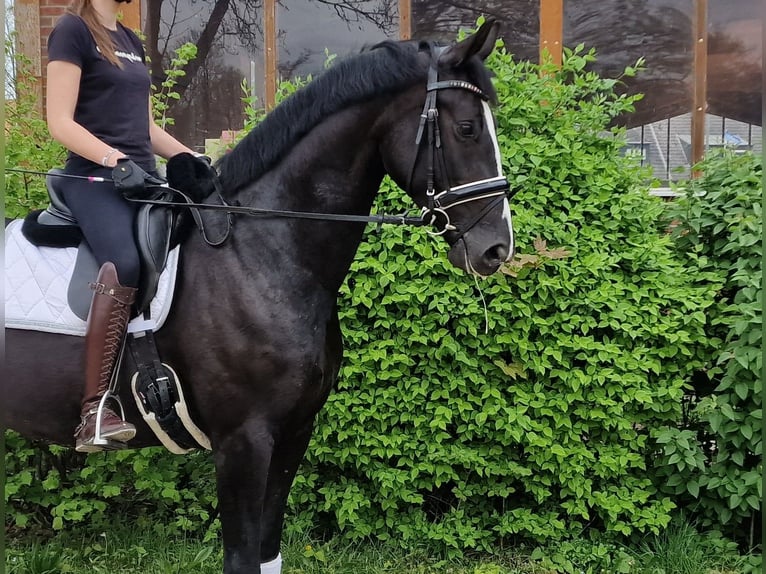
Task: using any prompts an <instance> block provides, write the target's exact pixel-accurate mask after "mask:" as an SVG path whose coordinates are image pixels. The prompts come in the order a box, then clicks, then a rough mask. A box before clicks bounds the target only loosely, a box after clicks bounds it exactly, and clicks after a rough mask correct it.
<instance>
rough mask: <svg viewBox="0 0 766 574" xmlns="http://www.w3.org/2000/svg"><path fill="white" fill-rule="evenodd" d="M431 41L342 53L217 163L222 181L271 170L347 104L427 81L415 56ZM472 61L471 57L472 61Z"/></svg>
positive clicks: (238, 183) (473, 67) (480, 70)
mask: <svg viewBox="0 0 766 574" xmlns="http://www.w3.org/2000/svg"><path fill="white" fill-rule="evenodd" d="M430 48H431V46H430V44H427V43H423V42H421V43H418V42H395V41H391V40H387V41H384V42H381V43H380V44H376V45H375V46H372V47H371V48H369V49H363V50H362V51H361V52H360V53H358V54H355V55H352V56H349V57H347V58H344V59H342V60H340V61H339V62H337V63H336V64H334V65H333V66H332V67H331V68H330V69H328V70H327V71H325V72H324V73H322V74H321V75H320V76H318V77H317V78H316V79H314V80H313V81H311V82H310V83H309V84H308V85H307V86H306V87H304V88H303V89H301V90H299V91H297V92H295V93H294V94H292V95H291V96H290V97H289V98H287V99H285V100H284V101H283V102H282V103H281V104H280V105H279V106H277V107H276V108H274V110H273V111H272V112H271V113H270V114H268V115H267V116H266V118H265V119H264V120H263V121H262V122H261V123H260V124H258V125H257V126H256V127H255V128H253V129H252V131H250V133H248V134H247V135H246V136H245V138H244V139H243V140H242V141H241V142H239V144H237V145H236V146H235V147H234V149H233V150H231V151H230V152H229V153H228V154H226V155H225V156H224V157H223V158H221V160H220V161H219V162H218V167H219V171H220V177H221V183H222V184H223V188H224V189H225V190H226V191H227V193H233V192H234V191H236V190H237V189H239V188H241V187H243V186H244V185H246V184H248V183H250V182H252V181H255V180H256V179H258V178H259V177H261V176H262V175H263V174H264V173H266V172H267V171H268V170H270V169H271V168H272V167H274V165H275V164H276V163H277V162H278V161H279V160H280V159H281V158H282V157H283V156H284V155H286V154H287V153H288V152H289V150H290V149H291V148H292V147H293V146H294V145H295V144H296V143H297V142H298V141H299V140H300V139H301V138H302V137H303V136H304V135H306V134H307V133H308V132H309V131H311V130H312V129H313V128H314V127H315V126H316V125H318V124H319V123H320V122H321V121H322V120H324V119H325V118H327V117H328V116H330V115H332V114H334V113H336V112H338V111H340V110H342V109H345V108H347V107H348V106H350V105H353V104H356V103H360V102H363V101H367V100H370V99H372V98H374V97H378V96H381V95H386V94H391V93H395V92H398V91H401V90H402V89H404V88H407V87H409V86H411V85H412V84H414V83H416V82H418V81H422V82H424V87H425V81H426V76H427V71H428V62H427V60H426V59H425V58H418V54H419V53H420V52H421V51H429V50H430ZM471 60H472V61H470V62H468V63H467V66H466V68H467V70H468V73H469V75H470V76H471V78H472V80H473V81H474V82H476V83H477V85H478V86H479V87H480V88H481V89H482V90H484V91H485V93H488V94H492V95H493V96H494V88H493V87H492V82H491V81H490V76H489V73H488V72H487V70H486V69H485V68H484V66H483V65H482V63H481V62H480V61H479V59H478V58H472V59H471ZM474 60H475V61H474Z"/></svg>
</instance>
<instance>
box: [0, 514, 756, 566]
mask: <svg viewBox="0 0 766 574" xmlns="http://www.w3.org/2000/svg"><path fill="white" fill-rule="evenodd" d="M282 554H283V559H284V567H283V574H320V573H321V574H558V573H559V572H560V573H564V574H746V573H748V572H757V571H760V570H756V569H754V568H753V566H754V560H753V558H752V557H751V558H749V559H748V558H745V557H741V556H738V554H737V552H736V548H735V547H734V546H733V545H732V543H730V542H727V541H726V540H724V539H722V538H720V537H717V536H715V535H700V534H698V533H697V531H696V530H695V529H694V528H693V527H692V526H690V525H683V524H681V525H677V526H673V527H671V528H670V529H668V530H667V531H666V532H665V533H664V534H663V535H661V536H652V537H648V538H646V539H645V540H643V541H642V542H641V543H640V544H639V545H638V546H637V547H636V548H633V549H631V548H625V547H620V546H616V545H610V544H604V543H591V542H586V541H574V542H571V541H570V542H564V543H561V544H559V545H552V546H549V547H544V548H538V549H535V550H534V552H532V549H530V548H527V549H523V548H522V549H517V550H515V551H514V550H511V551H503V552H502V553H499V554H496V555H491V556H490V555H477V556H472V557H466V558H461V559H452V560H447V559H444V558H443V557H439V556H437V555H435V554H433V553H429V552H428V551H426V550H418V551H410V552H405V551H402V550H400V549H398V548H396V547H394V546H392V545H386V544H377V543H364V544H361V543H359V544H351V543H347V542H342V541H340V540H339V539H335V540H331V541H329V542H318V541H313V540H309V539H307V538H302V537H293V538H289V537H288V538H287V539H286V540H284V541H283V546H282ZM222 560H223V552H222V550H221V545H220V543H219V541H218V540H213V541H203V540H200V539H197V538H191V537H190V538H184V537H166V536H161V535H158V534H157V533H154V532H148V531H144V532H140V531H137V529H135V528H133V529H131V528H129V527H124V526H123V527H117V526H115V528H114V530H112V531H110V532H109V533H108V534H107V533H82V534H80V535H77V534H76V533H74V532H67V533H61V534H58V535H56V536H54V537H52V538H49V539H47V540H45V541H30V540H23V539H17V540H14V541H11V543H10V544H9V547H8V550H7V554H6V568H7V574H86V573H87V574H102V573H103V574H139V573H141V574H144V573H146V572H151V573H152V574H182V573H183V574H187V573H194V574H220V573H221V570H222V566H221V565H222ZM748 562H750V563H751V564H753V566H748Z"/></svg>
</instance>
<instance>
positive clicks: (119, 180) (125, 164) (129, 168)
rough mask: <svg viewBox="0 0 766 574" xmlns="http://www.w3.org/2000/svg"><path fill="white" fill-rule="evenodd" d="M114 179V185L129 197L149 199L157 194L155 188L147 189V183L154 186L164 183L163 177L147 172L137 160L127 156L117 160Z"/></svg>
mask: <svg viewBox="0 0 766 574" xmlns="http://www.w3.org/2000/svg"><path fill="white" fill-rule="evenodd" d="M112 181H114V187H116V188H117V189H118V190H119V191H120V192H121V193H122V195H123V197H126V198H128V199H147V198H149V197H150V196H151V195H154V194H155V190H153V189H149V190H147V185H149V186H150V187H152V186H159V185H162V184H163V183H164V182H163V181H162V180H161V179H159V178H157V177H154V176H153V175H151V174H148V173H146V172H145V171H144V170H143V169H141V167H140V166H139V165H138V164H137V163H136V162H134V161H133V160H131V159H130V158H127V157H124V158H120V159H119V160H117V165H116V166H115V167H114V169H113V170H112Z"/></svg>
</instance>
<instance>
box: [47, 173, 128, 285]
mask: <svg viewBox="0 0 766 574" xmlns="http://www.w3.org/2000/svg"><path fill="white" fill-rule="evenodd" d="M66 172H67V173H74V174H76V175H93V176H101V177H105V178H108V179H111V177H112V170H111V169H110V168H96V167H95V166H94V168H93V169H90V170H87V173H83V172H82V171H81V170H77V171H71V172H70V171H69V170H68V169H67V170H66ZM62 180H63V181H62V182H60V185H61V189H62V191H63V195H64V201H66V204H67V206H68V207H69V209H70V210H71V211H72V214H73V215H74V216H75V218H76V219H77V222H78V223H79V224H80V228H81V229H82V232H83V235H84V236H85V240H86V241H87V242H88V245H90V247H91V249H92V250H93V254H94V255H95V257H96V261H97V262H98V264H99V266H101V265H103V264H104V263H106V262H107V261H111V262H112V263H114V265H115V267H116V268H117V277H118V278H119V280H120V283H121V284H122V285H124V286H126V287H138V279H139V276H140V272H141V263H140V259H139V256H138V249H137V247H136V241H135V231H134V221H135V217H136V211H137V208H136V206H135V205H134V204H132V203H130V202H129V201H127V200H126V199H124V198H123V197H122V195H121V194H120V192H119V191H117V190H116V189H115V188H114V185H113V184H112V183H111V182H104V183H96V182H88V181H84V180H78V179H67V178H62Z"/></svg>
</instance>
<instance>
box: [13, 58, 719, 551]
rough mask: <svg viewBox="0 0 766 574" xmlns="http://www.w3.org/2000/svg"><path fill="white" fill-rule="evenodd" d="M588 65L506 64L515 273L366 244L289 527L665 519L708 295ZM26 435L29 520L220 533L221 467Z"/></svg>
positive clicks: (451, 531) (547, 535) (484, 535)
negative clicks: (666, 470)
mask: <svg viewBox="0 0 766 574" xmlns="http://www.w3.org/2000/svg"><path fill="white" fill-rule="evenodd" d="M593 59H594V56H593V53H592V52H590V53H584V52H583V51H582V49H576V50H574V51H567V52H566V58H565V60H564V63H563V66H562V68H561V69H560V70H556V69H555V68H554V67H552V66H550V65H545V66H543V67H540V66H537V65H534V64H530V63H519V62H514V61H513V59H512V58H511V56H510V55H509V54H508V53H506V52H505V51H504V50H499V51H498V52H496V53H495V54H493V56H492V57H491V60H490V62H489V64H490V66H491V67H492V69H493V70H494V71H495V73H496V85H497V89H498V94H499V98H500V106H499V107H498V109H497V110H496V116H497V122H498V133H499V138H500V144H501V147H502V151H503V156H504V169H505V172H506V174H507V175H508V177H509V179H510V180H511V183H512V186H513V188H514V190H515V191H516V195H515V197H514V200H513V208H512V209H513V212H514V217H515V225H516V230H517V247H518V250H519V253H520V255H519V257H517V259H516V260H515V261H514V262H513V264H511V265H508V266H507V267H506V268H505V269H504V273H503V274H499V275H497V276H494V277H492V278H489V279H486V280H481V281H477V280H474V279H472V278H469V277H467V276H464V275H461V274H460V273H458V272H456V271H455V270H454V269H453V268H452V267H451V266H450V265H449V263H448V262H447V260H446V257H445V251H446V249H445V247H444V245H443V243H442V242H440V241H435V240H433V239H431V238H430V237H429V236H428V235H427V234H426V233H425V232H424V231H423V230H420V229H415V230H413V229H404V228H387V229H385V230H383V231H382V232H380V233H377V232H374V231H373V230H370V232H369V233H368V235H367V237H366V241H365V242H364V243H363V244H362V246H361V248H360V250H359V254H358V257H357V259H356V262H355V264H354V268H353V271H352V273H351V275H350V276H349V279H348V281H347V283H346V284H345V285H344V287H343V289H342V292H341V300H340V305H339V307H340V313H341V321H342V326H343V331H344V336H345V340H346V355H345V361H344V365H343V368H342V372H341V378H340V381H339V384H338V389H337V391H336V392H335V393H334V394H333V395H332V396H331V398H330V400H329V402H328V404H327V405H326V407H325V408H324V409H323V410H322V412H321V414H320V417H319V420H318V422H317V428H316V432H315V435H314V438H313V440H312V443H311V446H310V449H309V452H308V455H307V459H306V461H305V463H304V465H303V468H302V470H301V473H300V474H299V476H298V477H297V479H296V483H295V486H294V488H293V491H292V494H291V504H290V511H289V514H290V516H289V525H288V528H291V529H295V530H301V531H306V530H312V529H314V530H315V529H317V528H324V529H327V530H329V531H333V532H334V531H338V530H339V531H340V532H341V533H342V535H343V536H345V537H347V538H348V539H360V538H365V537H370V536H375V537H377V538H379V539H387V540H392V541H394V542H395V543H398V544H401V545H402V546H407V547H414V546H418V545H423V544H426V545H429V546H433V547H436V548H439V549H442V550H445V551H447V552H448V553H459V552H462V551H465V550H469V549H480V550H490V551H491V550H492V549H493V548H495V547H496V545H498V544H506V543H515V542H519V541H527V540H529V541H534V542H536V543H545V542H547V541H553V540H567V539H572V538H573V539H578V538H582V537H584V536H592V537H598V536H600V535H602V534H603V535H604V536H605V537H607V538H610V537H611V538H616V537H620V536H625V535H631V534H633V533H640V532H648V531H652V532H658V531H659V530H660V529H662V528H663V527H664V526H665V525H666V524H667V523H668V521H669V518H670V512H671V510H672V509H673V508H674V502H673V501H672V500H671V497H670V495H669V493H667V492H663V491H662V490H661V489H660V488H658V486H657V485H656V481H655V466H654V460H653V457H654V455H655V454H656V453H657V451H658V449H661V448H662V446H661V445H660V444H658V442H657V436H656V432H657V429H664V428H673V427H675V426H676V425H677V424H678V423H679V421H680V420H681V418H682V412H681V404H682V403H681V399H682V397H683V395H684V385H685V381H687V380H688V379H689V378H690V377H691V375H692V374H693V373H694V372H695V371H697V370H699V369H702V368H704V366H705V360H706V353H707V352H708V350H709V349H708V347H709V345H708V343H707V342H706V331H705V329H706V326H707V319H706V315H705V312H706V310H707V307H708V306H709V305H710V304H711V303H712V301H713V292H712V291H713V290H712V287H710V286H709V285H707V284H701V283H695V282H694V280H693V278H692V277H691V276H690V274H689V273H688V272H687V271H686V269H685V267H684V266H683V263H682V262H681V260H679V259H678V258H676V257H675V255H674V253H673V252H672V249H671V240H670V237H669V236H667V235H666V234H664V233H658V232H657V225H658V219H659V217H660V214H661V213H662V209H663V207H662V203H661V202H660V201H659V200H657V199H656V198H653V197H651V196H649V195H648V193H647V190H646V184H645V180H646V173H645V172H643V171H642V170H641V169H640V168H638V167H637V166H636V165H635V163H634V162H633V160H631V159H630V158H628V157H624V156H623V155H622V154H621V148H622V145H623V139H622V137H621V133H620V130H616V129H615V130H611V131H612V132H613V133H607V134H605V132H608V131H610V130H608V129H607V126H608V125H609V124H610V122H611V120H612V119H613V118H615V117H617V116H618V115H620V114H621V113H623V112H626V111H629V110H630V109H631V107H632V104H633V101H634V100H633V99H632V98H629V97H625V96H617V95H615V93H614V91H613V89H614V87H615V84H616V80H609V79H603V78H599V77H598V76H597V75H596V74H594V73H592V72H588V71H587V70H586V67H587V64H588V63H589V62H591V61H592V60H593ZM628 73H632V70H628ZM401 197H402V193H401V191H399V190H397V189H395V188H394V187H393V186H392V185H391V184H390V182H385V184H384V186H383V188H382V189H381V192H380V194H379V200H378V203H377V206H376V208H377V209H378V210H380V211H383V210H386V211H389V210H400V209H401V208H402V207H404V204H403V202H402V199H401ZM10 437H11V442H10V448H9V453H8V456H7V459H6V465H7V468H9V469H11V472H10V473H9V486H10V488H8V489H6V499H7V500H9V501H10V508H11V512H10V515H9V516H10V517H11V519H12V520H13V521H15V523H16V524H17V525H19V526H20V527H21V526H25V527H28V526H29V524H31V523H39V522H42V523H43V524H50V520H51V519H52V520H53V521H55V523H54V525H55V526H56V527H67V526H68V525H77V524H80V523H84V522H86V521H94V520H95V521H97V520H102V521H106V520H108V519H109V517H110V516H113V515H114V514H113V513H116V512H121V513H124V512H128V513H132V515H138V516H139V517H148V516H149V515H148V513H149V512H150V509H151V512H152V513H151V517H152V518H154V519H156V520H166V521H167V522H169V523H170V524H171V525H172V524H176V523H177V527H178V528H179V529H187V530H196V531H203V530H205V528H207V526H208V525H209V523H210V520H211V518H212V516H213V513H214V510H213V508H214V492H215V491H214V488H213V485H212V467H211V466H210V464H209V459H208V458H207V457H206V456H204V455H199V456H196V457H191V458H176V457H172V456H170V455H168V454H167V453H164V452H162V451H159V450H144V451H136V452H121V453H116V454H109V455H102V454H97V455H90V456H89V457H88V458H87V464H85V466H82V460H83V459H82V458H80V459H77V460H75V459H74V458H73V457H74V456H76V455H71V454H65V453H63V452H61V451H59V450H57V449H50V448H49V449H48V451H46V452H43V454H42V455H38V454H35V453H34V452H33V451H31V450H29V445H28V444H27V443H26V442H24V441H21V440H20V439H18V438H17V437H14V436H13V435H10ZM40 457H42V459H43V460H49V459H50V460H53V461H57V462H55V464H54V463H46V464H47V466H45V465H43V466H40V465H39V464H37V463H35V461H37V460H40ZM50 457H52V459H51V458H50ZM203 476H204V477H206V478H205V480H202V477H203ZM195 500H197V501H198V502H197V503H195V502H194V501H195ZM107 502H108V503H109V506H108V507H107V504H106V503H107ZM102 503H103V504H102ZM84 505H87V507H85V506H84ZM135 509H139V510H135ZM142 509H143V510H142ZM57 518H60V520H56V519H57ZM179 520H180V522H178V521H179Z"/></svg>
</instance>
